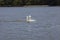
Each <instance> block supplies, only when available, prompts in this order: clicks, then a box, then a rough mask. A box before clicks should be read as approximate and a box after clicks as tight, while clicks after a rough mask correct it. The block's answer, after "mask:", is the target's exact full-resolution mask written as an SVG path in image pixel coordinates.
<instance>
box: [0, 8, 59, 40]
mask: <svg viewBox="0 0 60 40" xmlns="http://www.w3.org/2000/svg"><path fill="white" fill-rule="evenodd" d="M27 15H32V18H34V19H36V20H37V21H36V22H32V23H27V22H25V21H23V22H17V21H16V20H25V18H26V16H27ZM4 21H16V22H4ZM0 40H60V7H0Z"/></svg>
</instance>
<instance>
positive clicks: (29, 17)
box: [26, 15, 36, 22]
mask: <svg viewBox="0 0 60 40" xmlns="http://www.w3.org/2000/svg"><path fill="white" fill-rule="evenodd" d="M26 21H27V22H34V21H36V20H34V19H32V18H31V15H29V16H26Z"/></svg>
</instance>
